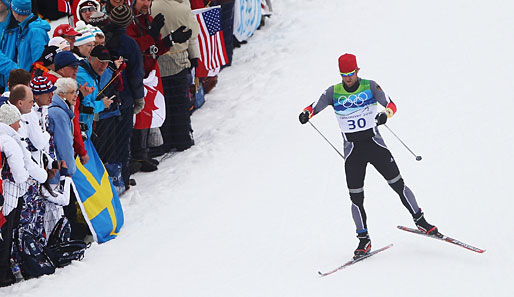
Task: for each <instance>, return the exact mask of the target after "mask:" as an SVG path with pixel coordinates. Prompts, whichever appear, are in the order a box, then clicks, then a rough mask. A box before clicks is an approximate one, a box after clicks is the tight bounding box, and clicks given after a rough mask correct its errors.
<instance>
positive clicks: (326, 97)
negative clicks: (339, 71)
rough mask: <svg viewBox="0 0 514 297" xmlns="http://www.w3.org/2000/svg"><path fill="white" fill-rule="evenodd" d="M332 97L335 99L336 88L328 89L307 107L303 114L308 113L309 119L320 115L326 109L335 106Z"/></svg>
mask: <svg viewBox="0 0 514 297" xmlns="http://www.w3.org/2000/svg"><path fill="white" fill-rule="evenodd" d="M332 97H334V86H331V87H330V88H328V89H326V90H325V92H323V94H321V96H320V97H319V99H318V100H316V101H314V102H313V103H312V104H311V105H309V106H307V107H305V108H304V109H303V112H302V113H304V112H307V114H308V116H309V119H310V118H312V117H313V116H314V115H315V114H318V113H319V112H320V111H322V110H323V109H325V107H327V106H329V105H333V104H334V102H333V99H332Z"/></svg>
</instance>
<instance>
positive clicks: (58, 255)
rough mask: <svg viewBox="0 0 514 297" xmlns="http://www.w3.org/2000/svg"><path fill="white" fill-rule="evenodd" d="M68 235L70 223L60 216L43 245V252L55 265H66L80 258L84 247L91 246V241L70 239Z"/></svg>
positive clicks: (82, 255) (84, 250)
mask: <svg viewBox="0 0 514 297" xmlns="http://www.w3.org/2000/svg"><path fill="white" fill-rule="evenodd" d="M70 237H71V227H70V223H69V222H68V219H66V217H62V218H61V219H60V220H59V221H58V222H57V224H55V227H54V229H53V230H52V233H50V237H49V238H48V242H47V244H46V247H45V253H46V254H47V255H48V257H49V258H50V259H51V260H52V262H53V263H54V265H55V266H56V267H59V268H61V267H64V266H67V265H69V264H71V262H72V261H73V260H78V261H80V260H82V259H83V258H84V253H85V252H86V249H87V248H89V247H90V246H91V243H85V242H83V241H82V240H71V239H70Z"/></svg>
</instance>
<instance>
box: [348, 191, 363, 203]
mask: <svg viewBox="0 0 514 297" xmlns="http://www.w3.org/2000/svg"><path fill="white" fill-rule="evenodd" d="M350 199H351V200H352V202H353V204H355V205H357V206H361V205H362V204H363V203H364V191H361V192H356V193H352V192H351V191H350Z"/></svg>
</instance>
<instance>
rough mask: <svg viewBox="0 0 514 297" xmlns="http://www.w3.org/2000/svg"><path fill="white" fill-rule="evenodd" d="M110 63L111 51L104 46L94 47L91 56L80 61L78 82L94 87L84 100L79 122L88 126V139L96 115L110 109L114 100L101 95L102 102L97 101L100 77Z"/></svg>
mask: <svg viewBox="0 0 514 297" xmlns="http://www.w3.org/2000/svg"><path fill="white" fill-rule="evenodd" d="M110 61H111V56H110V55H109V51H108V50H107V48H105V46H103V45H97V46H96V47H94V48H93V50H92V51H91V55H90V56H89V57H88V58H87V59H84V60H81V61H80V66H79V71H78V72H77V82H78V83H79V84H80V85H84V84H85V83H87V85H88V86H90V87H94V90H93V92H92V93H91V94H89V95H87V96H85V97H84V99H82V102H81V105H82V106H83V108H82V109H81V111H80V116H79V121H80V122H81V123H85V124H86V125H87V130H86V135H87V137H88V138H90V137H91V134H92V133H93V118H94V114H95V113H99V112H101V111H103V110H104V109H106V108H108V107H109V106H110V105H111V103H112V100H111V99H109V98H107V96H105V95H103V94H100V96H101V100H97V97H98V95H99V93H100V88H99V85H100V77H101V76H102V74H103V73H104V72H105V70H106V69H107V66H109V62H110Z"/></svg>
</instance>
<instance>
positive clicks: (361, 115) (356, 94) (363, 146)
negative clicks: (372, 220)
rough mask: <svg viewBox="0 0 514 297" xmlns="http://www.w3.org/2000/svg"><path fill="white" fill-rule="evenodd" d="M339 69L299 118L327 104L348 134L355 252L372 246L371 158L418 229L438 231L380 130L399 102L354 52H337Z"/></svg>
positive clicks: (305, 118)
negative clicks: (368, 207)
mask: <svg viewBox="0 0 514 297" xmlns="http://www.w3.org/2000/svg"><path fill="white" fill-rule="evenodd" d="M339 70H340V72H341V76H342V82H341V83H339V84H336V85H334V86H331V87H329V88H328V89H327V90H326V91H325V92H323V94H322V95H321V97H320V98H319V99H318V100H317V101H316V102H314V103H312V104H311V105H309V106H307V107H306V108H305V109H304V110H303V112H302V113H301V114H300V116H299V119H300V122H301V123H302V124H305V123H307V122H308V121H309V119H310V118H311V117H313V116H314V115H316V114H318V113H319V112H320V111H322V110H323V109H324V108H325V107H327V106H328V105H332V107H333V108H334V111H335V114H336V118H337V121H338V122H339V126H340V128H341V132H342V134H343V137H344V158H345V173H346V184H347V186H348V190H349V192H350V199H351V200H352V216H353V220H354V222H355V226H356V227H357V238H358V239H359V245H358V247H357V249H356V250H355V252H354V254H355V258H357V257H360V256H362V255H365V254H367V253H368V252H369V251H370V250H371V240H370V238H369V235H368V226H367V224H366V212H365V211H364V205H363V202H364V188H363V187H364V177H365V175H366V166H367V164H368V163H371V164H372V165H373V166H374V167H375V168H376V169H377V170H378V172H379V173H380V174H381V175H382V176H383V177H384V178H385V179H386V180H387V182H388V183H389V185H390V186H391V188H393V190H394V191H395V192H396V193H398V195H399V196H400V199H401V201H402V203H403V205H404V206H405V207H406V208H407V209H408V210H409V212H410V213H411V215H412V217H413V218H414V223H415V224H416V226H417V227H418V229H419V230H421V231H422V232H424V233H426V234H429V235H434V234H438V230H437V227H435V226H433V225H431V224H429V223H428V222H427V221H426V220H425V218H424V216H423V212H422V211H421V208H419V206H418V204H417V202H416V198H415V197H414V194H413V193H412V191H411V190H410V189H409V188H408V187H407V186H406V185H405V183H404V181H403V178H402V176H401V174H400V171H399V169H398V166H397V165H396V162H395V160H394V158H393V156H392V155H391V152H390V151H389V150H388V149H387V147H386V145H385V143H384V140H383V138H382V136H381V135H380V133H379V131H378V126H379V125H382V124H385V123H386V122H387V119H388V118H389V117H391V116H393V114H394V113H395V112H396V105H395V104H394V103H393V102H392V101H391V100H390V99H389V98H388V97H386V95H385V93H384V91H383V90H382V89H381V88H380V86H379V85H378V84H377V83H376V82H375V81H373V80H367V79H361V78H359V77H358V76H357V74H358V73H359V67H358V66H357V59H356V57H355V56H354V55H352V54H344V55H342V56H341V57H339ZM377 103H380V105H382V106H384V107H385V111H378V104H377Z"/></svg>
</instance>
